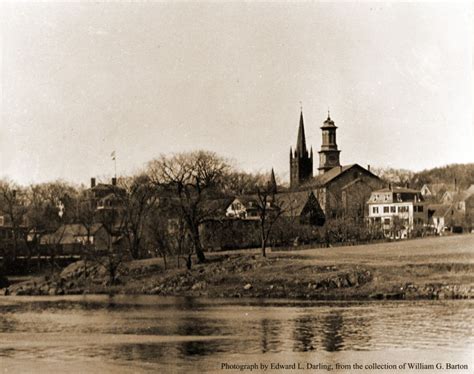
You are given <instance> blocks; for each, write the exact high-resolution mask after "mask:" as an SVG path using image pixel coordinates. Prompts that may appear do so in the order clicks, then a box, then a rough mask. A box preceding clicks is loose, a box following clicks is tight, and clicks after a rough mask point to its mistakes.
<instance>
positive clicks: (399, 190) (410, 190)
mask: <svg viewBox="0 0 474 374" xmlns="http://www.w3.org/2000/svg"><path fill="white" fill-rule="evenodd" d="M382 192H395V193H420V191H418V190H414V189H413V188H406V187H396V186H395V187H391V188H389V187H386V188H381V189H380V190H376V191H373V192H372V193H382Z"/></svg>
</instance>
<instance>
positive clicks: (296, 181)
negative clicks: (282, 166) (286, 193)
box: [290, 110, 313, 189]
mask: <svg viewBox="0 0 474 374" xmlns="http://www.w3.org/2000/svg"><path fill="white" fill-rule="evenodd" d="M291 150H292V149H291V148H290V187H291V188H292V189H295V188H298V187H299V186H300V184H301V183H302V182H304V181H305V180H308V179H310V178H311V177H312V176H313V155H312V153H311V155H309V154H308V148H306V136H305V133H304V120H303V110H301V113H300V122H299V127H298V137H297V139H296V148H295V151H294V153H292V152H291Z"/></svg>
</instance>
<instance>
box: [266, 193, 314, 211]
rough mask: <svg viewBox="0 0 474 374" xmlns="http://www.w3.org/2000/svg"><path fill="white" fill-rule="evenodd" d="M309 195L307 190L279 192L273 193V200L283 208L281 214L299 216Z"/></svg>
mask: <svg viewBox="0 0 474 374" xmlns="http://www.w3.org/2000/svg"><path fill="white" fill-rule="evenodd" d="M311 195H312V192H308V191H301V192H287V193H280V194H277V195H275V202H276V204H277V206H278V207H279V208H280V209H282V210H283V213H282V215H283V216H299V215H301V213H302V212H303V209H304V208H305V206H306V204H307V202H308V199H309V197H310V196H311Z"/></svg>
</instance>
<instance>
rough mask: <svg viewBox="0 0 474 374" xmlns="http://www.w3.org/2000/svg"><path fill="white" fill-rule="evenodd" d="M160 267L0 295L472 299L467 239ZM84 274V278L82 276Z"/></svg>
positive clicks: (57, 280) (90, 270)
mask: <svg viewBox="0 0 474 374" xmlns="http://www.w3.org/2000/svg"><path fill="white" fill-rule="evenodd" d="M172 265H173V266H174V267H171V268H168V269H166V270H165V269H164V264H163V261H162V260H161V259H148V260H139V261H132V262H129V263H126V264H124V265H123V266H122V269H121V270H120V273H119V277H118V284H114V285H112V284H110V282H109V279H108V274H107V272H106V271H105V269H102V268H100V267H99V266H97V265H95V266H94V265H91V264H88V265H87V272H86V271H85V270H86V269H85V267H84V264H83V263H81V262H78V263H74V264H71V265H70V266H69V267H67V268H66V269H64V270H63V271H62V272H61V273H60V274H57V275H56V276H53V277H36V278H34V279H30V280H29V281H27V282H22V283H18V284H14V285H11V286H10V287H8V288H6V289H3V291H2V293H3V294H11V295H56V294H59V295H61V294H83V293H89V294H92V293H123V294H153V295H164V296H195V297H199V296H205V297H223V298H225V297H233V298H235V297H265V298H294V299H309V300H368V299H446V298H449V299H455V298H474V235H472V234H471V235H459V236H452V237H444V238H426V239H420V240H410V241H401V242H394V243H380V244H374V245H361V246H352V247H339V248H318V249H309V250H295V251H285V252H278V251H273V252H270V253H269V254H268V257H267V258H264V257H262V256H261V255H260V254H259V253H258V251H239V252H223V253H209V254H208V261H207V263H205V264H195V265H193V267H192V269H191V270H187V269H185V268H183V267H184V264H181V265H182V266H181V268H177V267H175V264H174V262H173V264H172ZM86 273H87V274H86Z"/></svg>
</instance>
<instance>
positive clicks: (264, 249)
mask: <svg viewBox="0 0 474 374" xmlns="http://www.w3.org/2000/svg"><path fill="white" fill-rule="evenodd" d="M261 239H262V256H263V257H267V240H266V238H265V230H264V228H263V227H262V232H261Z"/></svg>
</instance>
